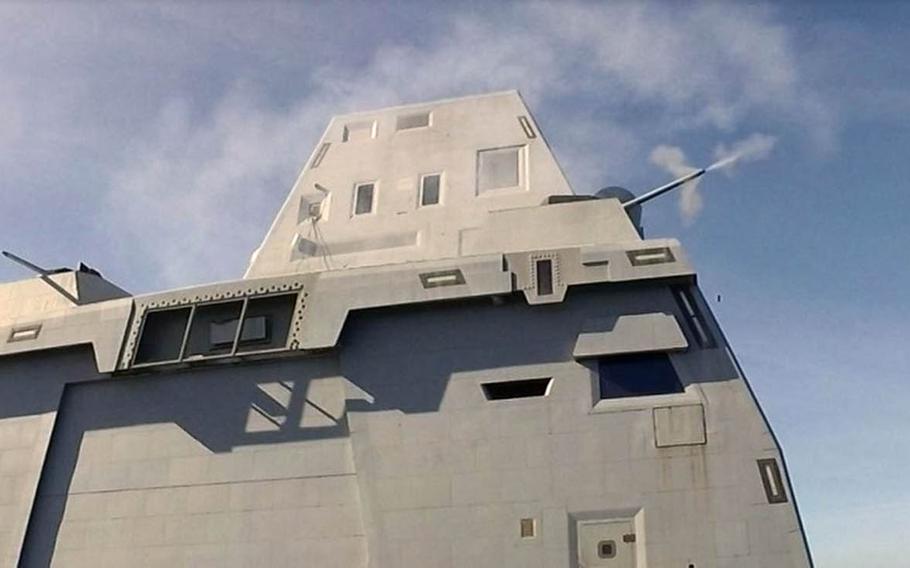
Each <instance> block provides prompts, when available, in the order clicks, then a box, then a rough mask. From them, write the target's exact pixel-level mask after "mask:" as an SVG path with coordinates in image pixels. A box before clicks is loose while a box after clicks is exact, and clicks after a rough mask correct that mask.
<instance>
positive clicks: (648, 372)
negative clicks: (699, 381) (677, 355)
mask: <svg viewBox="0 0 910 568" xmlns="http://www.w3.org/2000/svg"><path fill="white" fill-rule="evenodd" d="M598 372H599V383H600V398H601V399H607V398H624V397H629V396H649V395H656V394H671V393H680V392H683V386H682V383H680V381H679V376H678V375H677V374H676V370H675V369H674V368H673V363H672V362H670V357H669V356H668V355H667V354H666V353H645V354H640V355H620V356H616V357H604V358H602V359H600V361H598Z"/></svg>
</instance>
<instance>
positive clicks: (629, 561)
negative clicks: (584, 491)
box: [578, 521, 635, 568]
mask: <svg viewBox="0 0 910 568" xmlns="http://www.w3.org/2000/svg"><path fill="white" fill-rule="evenodd" d="M578 566H579V568H595V567H598V566H603V567H606V568H635V529H634V527H633V525H632V521H581V522H579V523H578Z"/></svg>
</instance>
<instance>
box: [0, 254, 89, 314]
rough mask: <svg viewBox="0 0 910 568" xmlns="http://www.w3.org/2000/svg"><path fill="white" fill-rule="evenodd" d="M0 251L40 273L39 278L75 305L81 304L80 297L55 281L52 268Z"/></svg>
mask: <svg viewBox="0 0 910 568" xmlns="http://www.w3.org/2000/svg"><path fill="white" fill-rule="evenodd" d="M0 253H2V254H3V256H5V257H6V258H8V259H10V260H12V261H13V262H15V263H16V264H19V265H21V266H24V267H25V268H28V269H29V270H31V271H32V272H34V273H36V274H37V275H38V278H40V279H41V280H42V281H43V282H44V283H45V284H47V285H48V286H50V287H51V288H53V289H54V291H55V292H57V293H58V294H60V295H61V296H63V297H64V298H66V299H67V300H69V301H70V302H72V303H73V304H74V305H76V306H78V305H79V298H77V297H75V296H73V295H72V294H70V293H69V292H68V291H67V290H66V289H65V288H64V287H63V286H61V285H60V284H57V283H56V282H54V280H53V279H52V278H51V272H50V270H47V269H45V268H41V267H40V266H38V265H37V264H34V263H32V262H29V261H27V260H25V259H24V258H22V257H21V256H18V255H15V254H13V253H11V252H9V251H6V250H4V251H0Z"/></svg>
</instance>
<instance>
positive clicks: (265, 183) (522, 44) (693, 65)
mask: <svg viewBox="0 0 910 568" xmlns="http://www.w3.org/2000/svg"><path fill="white" fill-rule="evenodd" d="M414 9H416V7H415V8H414ZM71 10H72V9H71ZM308 12H309V13H308ZM367 15H368V14H367ZM308 16H309V17H308ZM22 17H23V18H26V17H30V18H31V19H30V20H29V21H35V18H34V14H31V16H29V14H26V16H22ZM69 17H72V18H79V19H80V20H79V21H81V22H82V24H85V25H81V26H76V28H77V29H75V30H74V29H69V27H68V26H67V25H66V23H65V18H50V19H49V20H48V23H46V24H45V26H46V27H47V30H45V31H46V33H48V34H51V32H53V33H54V34H58V33H59V35H60V37H62V38H63V40H61V42H59V45H57V44H54V42H51V46H50V47H49V46H48V45H46V44H42V43H41V42H37V43H35V42H33V43H35V45H33V46H32V47H34V48H35V49H36V50H37V53H38V56H37V57H38V58H39V59H40V60H41V61H44V62H45V63H46V65H48V66H50V68H54V69H59V70H60V71H61V78H60V81H61V83H62V84H63V85H65V86H66V87H67V88H66V89H63V90H62V91H63V94H62V95H61V97H63V98H62V99H59V100H58V101H57V102H56V103H47V104H46V105H45V106H55V107H56V108H58V109H61V108H63V109H73V108H77V107H78V106H79V105H84V106H86V107H90V108H96V109H97V104H95V103H94V100H96V99H98V98H99V97H102V96H107V95H106V94H104V89H105V88H106V86H108V85H109V84H110V81H112V79H111V75H110V74H111V73H113V74H115V76H117V77H125V78H126V81H125V82H126V84H125V85H124V86H119V85H118V86H116V88H117V89H120V90H116V89H115V92H116V93H118V94H117V96H116V97H115V98H113V99H108V100H110V101H111V103H112V104H111V105H110V107H109V108H105V109H103V111H102V110H98V114H97V115H96V118H97V119H99V120H93V121H88V122H86V120H85V118H84V117H82V118H81V119H75V118H72V119H70V118H68V117H67V116H59V115H57V118H58V119H59V120H57V121H56V122H54V123H50V124H46V125H45V126H46V128H45V130H44V131H45V133H46V135H47V136H49V137H54V138H55V139H56V140H57V144H61V143H60V142H59V141H60V140H67V141H70V142H69V143H70V144H72V140H74V139H76V140H80V141H81V144H83V145H85V144H86V143H88V144H90V145H92V146H91V147H92V148H94V149H95V151H94V154H95V155H98V156H103V158H102V159H101V164H100V170H99V171H98V177H100V178H101V179H102V180H106V187H102V189H103V192H104V197H103V202H104V204H105V205H106V207H104V208H103V209H102V211H103V212H101V213H100V215H101V216H102V218H101V219H100V223H99V226H100V227H103V229H104V231H105V233H107V234H109V235H118V236H120V237H122V239H123V240H122V243H121V245H120V246H119V247H118V249H119V250H120V251H121V255H122V258H134V257H135V256H137V255H141V256H142V257H143V260H144V262H145V263H147V264H148V265H149V268H150V272H151V273H153V274H156V275H157V276H156V277H155V284H156V285H157V286H161V285H163V286H175V285H182V284H188V283H193V282H201V281H205V280H209V279H212V278H227V277H233V276H237V275H239V274H240V273H242V270H243V266H244V265H245V263H246V259H247V257H248V255H249V254H250V252H251V251H252V250H253V249H254V248H255V247H256V245H257V244H258V240H259V236H260V235H261V234H262V233H264V231H265V229H266V227H267V226H268V222H269V219H270V217H271V215H272V214H273V213H274V212H275V211H276V210H277V208H278V206H279V205H280V202H281V201H282V198H283V195H284V194H285V193H286V192H287V190H288V186H289V185H290V183H291V182H292V180H293V178H294V174H295V172H296V170H297V168H299V167H300V166H301V165H302V164H303V162H304V159H305V157H306V155H307V154H308V153H309V150H310V149H311V147H312V145H313V144H314V143H315V141H316V138H317V136H318V132H320V131H321V129H322V128H323V126H324V124H325V123H326V121H327V120H328V118H329V116H330V115H332V114H335V113H339V112H345V111H349V110H352V109H362V108H369V107H372V106H380V105H386V104H396V103H400V102H408V101H419V100H428V99H433V98H436V97H448V96H456V95H462V94H470V93H476V92H483V91H488V90H498V89H506V88H520V89H521V90H522V93H523V94H524V95H525V97H526V98H528V99H529V102H530V103H531V105H532V108H533V109H534V110H535V112H536V114H537V118H538V120H539V122H541V123H542V126H543V127H544V130H545V132H546V133H547V134H548V137H549V138H550V140H551V142H552V143H553V145H554V147H555V149H556V152H557V154H558V156H559V158H560V159H561V161H562V162H563V163H564V165H565V167H566V170H567V173H568V174H569V177H570V179H571V181H572V182H573V184H574V186H575V187H576V190H577V191H583V192H584V191H593V190H596V189H597V187H598V186H599V185H602V184H604V182H606V181H607V179H608V178H607V176H610V177H613V178H614V179H615V178H616V177H620V176H622V177H628V176H629V175H632V174H634V172H636V171H641V170H642V169H643V166H644V165H645V161H644V159H643V156H642V153H643V152H642V149H643V148H647V147H648V146H649V145H653V144H654V141H655V140H657V139H665V138H666V137H669V136H688V135H691V134H693V133H699V132H701V133H704V132H709V133H711V132H714V133H724V134H726V135H727V136H729V135H730V134H732V133H735V132H736V131H737V130H738V129H739V128H741V126H742V124H743V122H744V121H747V120H755V119H757V118H758V119H767V120H778V121H781V120H783V121H790V122H796V123H799V124H802V125H803V130H805V131H808V132H810V133H811V139H812V141H813V142H818V141H825V140H830V139H831V138H832V137H833V134H832V133H833V132H834V129H835V127H836V125H835V123H834V122H833V121H832V120H830V116H829V114H828V113H827V111H826V106H825V103H823V102H822V98H821V97H820V95H819V94H818V93H816V92H814V91H813V90H812V89H811V88H810V87H808V86H807V85H805V84H804V82H803V81H802V80H801V76H800V69H799V65H798V62H797V58H796V54H795V52H794V49H793V47H792V45H791V38H790V37H789V32H788V30H787V29H786V28H785V27H784V26H783V25H781V24H780V23H779V22H778V21H777V20H776V19H775V15H774V13H773V12H772V11H769V10H765V9H756V8H749V7H743V6H737V5H725V6H717V5H714V4H700V5H696V6H676V5H673V4H650V3H634V4H633V3H629V4H626V3H610V4H583V3H559V4H556V3H553V4H550V3H532V4H524V3H522V4H514V5H506V6H500V7H490V8H489V9H487V10H486V12H485V13H483V14H478V13H472V14H458V13H454V12H441V11H440V13H439V14H438V15H437V17H436V18H434V22H435V23H433V24H432V25H429V26H428V25H427V24H426V21H425V20H421V21H420V23H419V26H422V27H424V28H427V29H424V32H425V33H423V34H422V35H420V36H419V37H418V36H414V35H408V34H405V35H396V34H389V35H388V36H387V37H385V38H382V40H381V42H380V43H379V44H378V45H376V46H369V45H360V46H356V47H357V50H356V51H357V53H358V54H359V56H351V57H350V58H349V59H345V58H344V57H343V56H341V55H339V53H338V51H337V50H336V49H333V48H335V47H339V46H340V47H343V46H344V44H343V43H342V44H339V43H338V40H337V38H333V37H331V36H332V34H327V33H326V32H325V28H326V26H325V21H324V20H323V22H322V25H319V24H318V21H319V18H320V17H322V18H327V17H332V14H327V13H326V9H325V8H310V7H307V8H306V9H304V10H299V9H298V10H296V11H295V10H294V9H293V7H290V6H288V5H281V4H275V5H266V7H262V6H261V5H234V6H232V7H231V9H230V10H228V11H227V12H225V13H224V14H220V15H219V16H218V17H213V16H212V14H211V12H210V11H207V10H198V9H196V8H194V7H189V8H185V7H169V8H154V9H142V10H133V11H130V10H119V9H118V10H111V11H109V12H102V13H101V15H99V14H98V13H96V12H92V11H89V10H86V9H84V8H82V9H77V10H75V11H73V13H71V14H69ZM364 18H366V16H364ZM364 18H361V19H364ZM349 19H350V18H339V17H335V18H333V21H339V22H344V21H346V20H349ZM355 19H356V18H355ZM393 19H394V18H393ZM314 20H315V21H316V22H317V23H315V24H314ZM23 23H24V22H21V21H20V22H19V25H22V24H23ZM385 23H387V24H388V25H389V26H390V28H391V27H392V24H394V23H395V22H394V21H385ZM382 24H383V20H381V18H379V21H377V24H376V25H377V26H381V25H382ZM101 29H110V30H114V31H113V33H112V34H111V35H107V34H104V33H100V30H101ZM345 29H346V28H345V27H344V24H343V23H340V24H339V29H338V32H339V33H340V34H341V35H342V36H343V34H344V32H345ZM55 30H56V31H55ZM92 30H94V31H92ZM117 30H119V31H117ZM295 30H296V33H295ZM354 31H356V30H354ZM415 37H417V38H418V39H414V38H415ZM332 42H335V43H332ZM66 49H69V50H70V55H71V57H72V58H74V60H75V61H76V63H77V67H78V68H79V69H78V72H75V71H73V70H69V69H67V68H66V67H65V66H61V65H60V64H59V62H58V61H57V60H56V59H55V57H61V56H63V55H64V53H63V52H64V51H65V50H66ZM25 51H27V50H26V49H24V48H23V47H22V46H21V45H20V46H19V50H18V52H17V53H18V54H19V55H23V56H24V52H25ZM289 53H294V54H295V55H296V56H297V57H298V58H299V60H300V61H299V62H297V63H296V65H297V66H296V67H295V62H294V58H293V57H289V56H288V54H289ZM319 54H324V55H323V56H321V57H317V55H319ZM131 64H133V65H137V66H138V68H137V69H136V70H134V71H133V72H132V73H131V72H130V65H131ZM0 65H3V66H4V67H9V68H10V69H14V70H15V71H16V73H18V75H20V76H25V77H31V81H32V83H31V84H30V85H27V87H28V88H27V89H26V92H28V91H33V90H35V88H36V87H43V86H44V85H45V84H47V81H46V80H44V79H41V78H36V77H35V76H34V74H31V75H30V74H28V73H26V74H25V75H22V73H23V71H22V69H21V65H20V64H18V63H16V64H14V63H13V62H11V61H7V60H4V59H2V56H0ZM92 65H96V66H97V72H93V68H92ZM270 66H273V67H271V68H273V69H274V74H272V75H268V74H264V73H263V72H262V69H263V68H265V69H269V68H270ZM232 69H237V72H236V74H233V75H232ZM16 73H14V74H16ZM201 78H208V81H205V82H199V81H200V80H201ZM288 85H291V86H290V87H289V86H288ZM206 90H208V96H207V97H205V98H200V92H206ZM3 97H7V98H9V97H13V98H14V101H13V102H12V103H11V104H10V106H9V107H8V108H16V102H17V101H18V102H19V103H20V106H21V104H24V105H25V108H24V110H22V111H20V112H18V113H13V114H12V115H8V116H7V117H6V118H5V119H4V122H2V123H0V128H5V131H6V132H7V137H8V138H9V137H11V136H12V135H15V134H16V133H17V132H21V120H20V119H17V118H16V117H17V116H20V117H21V116H25V117H26V119H27V120H28V119H29V117H34V116H37V115H39V114H40V110H41V108H42V107H36V106H35V105H34V104H32V103H30V102H29V101H28V99H27V97H23V95H22V94H18V93H15V92H13V93H12V94H8V93H4V92H3V91H0V98H3ZM22 101H25V103H22ZM630 109H631V111H632V112H630ZM137 112H139V113H145V114H146V115H147V116H149V117H150V120H147V121H143V120H141V119H140V120H139V121H138V122H137V120H136V119H137V116H140V115H137ZM10 133H12V134H10ZM2 140H3V135H2V134H0V142H2ZM124 140H127V141H129V142H128V143H124Z"/></svg>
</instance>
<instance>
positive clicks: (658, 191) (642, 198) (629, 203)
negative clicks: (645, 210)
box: [623, 168, 708, 209]
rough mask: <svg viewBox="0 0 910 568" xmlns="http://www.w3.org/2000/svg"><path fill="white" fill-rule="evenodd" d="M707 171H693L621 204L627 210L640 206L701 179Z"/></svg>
mask: <svg viewBox="0 0 910 568" xmlns="http://www.w3.org/2000/svg"><path fill="white" fill-rule="evenodd" d="M707 171H708V170H706V169H704V168H702V169H699V170H695V171H694V172H692V173H690V174H686V175H684V176H683V177H681V178H678V179H675V180H673V181H671V182H670V183H668V184H665V185H662V186H660V187H658V188H655V189H652V190H651V191H649V192H647V193H645V194H643V195H639V196H638V197H636V198H635V199H632V200H629V201H626V202H625V203H623V207H625V208H626V209H629V208H630V207H634V206H636V205H640V204H642V203H644V202H645V201H650V200H651V199H654V198H655V197H657V196H659V195H663V194H664V193H667V192H668V191H672V190H674V189H676V188H677V187H679V186H681V185H683V184H685V183H687V182H690V181H692V180H693V179H695V178H697V177H701V176H703V175H705V172H707Z"/></svg>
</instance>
